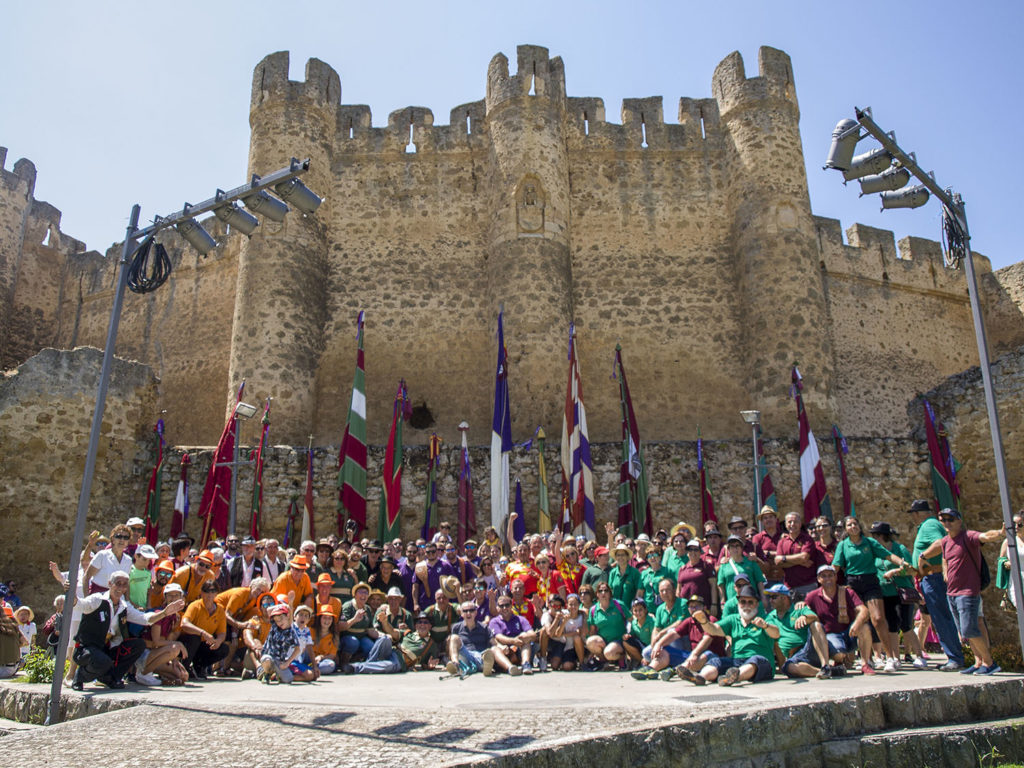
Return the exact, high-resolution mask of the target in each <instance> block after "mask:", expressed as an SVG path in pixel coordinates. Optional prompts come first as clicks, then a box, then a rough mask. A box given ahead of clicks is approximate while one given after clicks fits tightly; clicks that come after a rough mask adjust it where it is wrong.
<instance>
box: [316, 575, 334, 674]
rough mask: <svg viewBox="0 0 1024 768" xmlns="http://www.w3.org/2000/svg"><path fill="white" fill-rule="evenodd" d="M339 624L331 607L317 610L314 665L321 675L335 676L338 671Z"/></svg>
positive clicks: (326, 606)
mask: <svg viewBox="0 0 1024 768" xmlns="http://www.w3.org/2000/svg"><path fill="white" fill-rule="evenodd" d="M328 578H330V577H328ZM332 599H337V598H332ZM337 624H338V616H337V614H335V613H334V611H333V610H332V609H331V606H329V605H321V606H320V607H319V609H317V615H316V627H315V628H314V631H313V637H315V638H316V642H315V643H313V663H314V664H316V665H317V667H318V668H319V669H320V674H321V675H333V674H334V673H335V672H336V671H337V669H338V640H337V633H336V630H337Z"/></svg>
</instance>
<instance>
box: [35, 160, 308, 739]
mask: <svg viewBox="0 0 1024 768" xmlns="http://www.w3.org/2000/svg"><path fill="white" fill-rule="evenodd" d="M308 170H309V160H308V159H306V160H297V159H295V158H294V157H293V158H292V159H291V162H290V163H289V164H288V165H287V166H285V167H284V168H281V169H280V170H277V171H274V172H273V173H271V174H269V175H267V176H264V177H262V178H261V177H259V176H255V175H254V176H253V177H252V180H251V181H250V182H249V183H248V184H243V185H242V186H240V187H236V188H235V189H232V190H229V191H227V192H223V191H221V190H217V194H216V195H214V196H213V197H211V198H210V199H208V200H204V201H203V202H201V203H197V204H196V205H189V204H188V203H186V204H185V205H184V206H183V207H182V209H181V210H180V211H177V212H175V213H172V214H170V215H168V216H157V217H156V218H155V219H154V220H153V223H152V224H150V225H149V226H148V227H144V228H143V229H138V225H139V213H140V211H141V209H140V207H139V205H138V204H136V205H134V206H132V212H131V216H130V217H129V220H128V228H127V230H126V232H125V238H124V244H123V245H122V247H121V261H120V265H121V266H120V271H119V273H118V280H117V289H116V291H115V292H114V306H113V307H112V308H111V310H110V323H109V324H108V326H107V343H106V346H105V347H104V348H103V365H102V367H101V368H100V379H99V385H98V386H97V389H96V406H95V409H94V410H93V415H92V428H91V429H90V431H89V448H88V450H87V451H86V455H85V471H84V473H83V475H82V490H81V492H80V493H79V496H78V510H77V512H76V514H75V530H74V533H73V534H72V537H71V561H70V565H69V566H68V591H67V594H66V595H65V599H64V602H65V605H68V606H73V605H74V604H75V597H76V595H77V591H78V572H79V569H78V565H77V564H78V562H79V560H80V559H81V556H82V541H83V539H84V538H85V520H86V514H87V512H88V511H89V497H90V495H91V494H92V479H93V474H94V472H95V470H96V453H97V450H98V447H99V439H100V427H101V425H102V423H103V413H104V411H105V410H106V405H107V389H108V388H109V386H110V371H111V368H112V364H113V359H114V347H115V346H116V344H117V328H118V325H119V324H120V321H121V307H122V305H123V304H124V291H125V288H130V289H131V290H132V291H135V292H138V293H146V292H148V291H151V290H155V289H156V288H158V287H160V285H162V284H163V282H164V281H166V280H167V278H168V277H169V276H170V263H169V261H168V260H167V258H166V256H164V257H163V259H162V262H163V263H162V264H161V265H159V266H156V265H154V269H159V270H160V272H161V274H160V276H159V278H151V279H149V280H141V281H140V280H138V278H139V276H140V275H142V273H144V272H146V269H147V265H148V263H149V262H148V261H147V257H148V253H149V247H150V245H151V244H152V242H153V238H154V237H155V236H156V235H157V233H158V232H160V231H161V230H164V229H167V228H168V227H174V228H175V229H176V230H178V232H179V234H181V236H182V237H183V238H184V239H185V240H186V241H187V242H188V243H189V244H190V245H191V246H192V247H193V248H195V249H196V250H197V251H199V253H200V254H206V253H208V252H209V251H210V250H211V249H212V248H213V247H214V246H216V244H217V243H216V241H215V240H214V239H213V238H212V237H210V234H209V233H208V232H207V231H206V230H205V229H203V225H202V224H201V223H199V222H197V221H196V220H195V217H196V216H199V215H202V214H204V213H209V212H211V211H212V212H213V213H214V214H215V215H217V216H218V218H222V219H223V218H225V213H224V212H221V209H223V208H228V207H231V206H233V205H234V203H235V201H236V200H241V201H242V202H244V203H246V205H247V207H248V208H249V209H250V210H253V211H257V209H260V210H263V209H265V210H266V212H265V214H264V215H266V216H267V218H270V219H272V220H274V221H281V220H282V219H283V218H284V213H287V212H288V206H287V205H285V204H284V203H282V202H281V201H280V200H277V199H275V198H273V197H271V196H270V195H269V194H268V193H267V192H266V189H267V188H269V187H273V188H274V189H275V190H276V191H277V192H278V194H282V195H283V194H285V193H287V194H288V196H289V198H291V200H292V203H293V205H294V206H295V207H296V208H298V209H299V210H300V211H301V212H302V213H305V214H309V213H313V211H315V210H316V208H317V206H319V205H320V202H321V200H320V198H319V197H318V196H317V195H316V194H314V193H313V192H311V191H310V190H309V189H308V188H307V187H306V186H305V185H304V184H303V183H302V182H301V181H299V179H298V177H299V176H301V175H302V174H304V173H305V172H306V171H308ZM249 201H252V202H253V203H254V204H253V205H250V204H249ZM257 201H258V202H257ZM282 210H283V212H282ZM237 213H242V214H245V215H246V216H248V215H249V214H246V213H245V211H242V210H240V209H238V210H235V211H233V212H231V213H227V214H226V215H227V216H230V217H232V218H235V214H237ZM278 217H280V218H278ZM227 220H228V221H229V223H230V224H233V225H234V227H235V228H237V229H239V230H240V231H244V228H245V225H246V224H251V222H245V221H242V223H239V221H241V220H239V219H237V218H236V219H235V221H233V222H232V221H231V219H227ZM257 223H258V222H257ZM253 229H255V227H253ZM246 234H249V233H246ZM140 240H141V242H139V241H140ZM159 250H160V248H159V247H158V251H159ZM129 273H132V274H133V280H132V281H131V282H129V279H128V276H129ZM143 283H144V284H143ZM249 407H250V408H252V406H249ZM255 411H256V409H255V408H253V413H255ZM237 444H238V441H237V440H236V441H235V445H236V446H237ZM67 652H68V635H67V632H61V633H60V640H59V642H58V643H57V648H56V658H55V660H54V674H53V684H52V685H51V686H50V706H49V713H48V714H47V717H46V725H52V724H56V723H59V722H60V691H61V685H62V683H63V682H64V663H65V661H66V659H67Z"/></svg>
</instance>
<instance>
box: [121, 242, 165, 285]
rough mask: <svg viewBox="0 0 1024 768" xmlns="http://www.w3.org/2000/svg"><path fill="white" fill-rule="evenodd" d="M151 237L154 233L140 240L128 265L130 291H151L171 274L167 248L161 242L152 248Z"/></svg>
mask: <svg viewBox="0 0 1024 768" xmlns="http://www.w3.org/2000/svg"><path fill="white" fill-rule="evenodd" d="M153 238H154V235H150V236H149V237H147V238H146V239H145V240H143V241H142V243H141V244H140V245H139V247H138V248H136V249H135V253H134V254H133V255H132V262H131V264H129V265H128V290H130V291H131V292H132V293H151V292H152V291H155V290H156V289H157V288H159V287H160V286H161V285H163V284H164V283H165V282H167V278H168V277H170V276H171V260H170V258H169V257H168V256H167V249H166V248H164V247H163V245H162V244H161V243H157V244H156V247H155V248H154V247H153ZM151 254H152V257H151Z"/></svg>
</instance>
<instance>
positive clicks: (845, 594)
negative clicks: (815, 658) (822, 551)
mask: <svg viewBox="0 0 1024 768" xmlns="http://www.w3.org/2000/svg"><path fill="white" fill-rule="evenodd" d="M818 583H819V584H821V586H820V587H819V588H818V589H815V590H813V591H811V592H810V593H809V594H808V595H807V599H806V600H805V601H804V602H805V604H806V605H807V607H808V608H810V609H811V610H812V611H814V615H815V616H817V617H818V621H820V622H821V628H822V629H823V630H825V637H826V638H827V639H828V645H829V649H828V652H829V656H830V658H831V659H832V660H833V661H837V662H839V661H841V662H844V663H845V662H850V661H852V660H853V650H854V642H856V645H857V650H858V651H859V652H860V660H861V667H860V671H861V672H863V673H864V674H865V675H873V674H875V670H874V668H873V667H872V666H871V630H870V629H869V622H868V608H867V606H866V605H864V603H863V602H861V599H860V598H859V597H857V593H856V592H854V591H853V590H852V589H850V588H849V587H840V586H838V584H837V583H836V569H835V568H834V567H832V566H831V565H822V566H819V567H818ZM840 590H842V591H840Z"/></svg>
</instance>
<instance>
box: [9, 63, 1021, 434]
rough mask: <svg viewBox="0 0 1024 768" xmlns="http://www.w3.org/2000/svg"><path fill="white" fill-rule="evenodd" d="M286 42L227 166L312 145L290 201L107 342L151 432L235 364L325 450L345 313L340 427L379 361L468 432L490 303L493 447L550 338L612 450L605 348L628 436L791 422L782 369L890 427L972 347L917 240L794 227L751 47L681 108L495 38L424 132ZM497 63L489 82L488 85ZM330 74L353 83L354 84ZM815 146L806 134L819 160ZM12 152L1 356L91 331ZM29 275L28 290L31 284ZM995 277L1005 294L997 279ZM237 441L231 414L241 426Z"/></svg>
mask: <svg viewBox="0 0 1024 768" xmlns="http://www.w3.org/2000/svg"><path fill="white" fill-rule="evenodd" d="M288 68H289V59H288V54H287V53H286V52H282V53H275V54H272V55H270V56H268V57H267V58H265V59H264V60H263V61H261V62H260V63H259V64H258V65H257V66H256V69H255V72H254V75H253V85H252V101H251V108H250V115H249V119H250V125H251V129H252V133H251V142H250V147H249V156H248V170H249V172H250V173H265V172H268V171H270V170H273V169H275V168H278V167H280V166H282V165H284V164H286V163H287V161H288V159H289V158H290V157H293V156H295V157H303V158H304V157H309V158H311V160H312V167H311V171H310V173H309V174H308V175H307V176H306V181H307V183H308V185H309V186H310V187H311V188H313V189H315V190H317V191H318V192H319V193H320V194H322V195H324V197H325V202H324V204H323V206H322V207H321V208H320V210H319V211H318V212H317V214H316V215H315V216H312V217H308V218H304V217H302V216H300V215H299V214H297V213H294V212H293V213H292V214H291V215H289V216H288V218H287V219H286V221H285V222H284V223H282V224H275V223H273V222H271V221H268V220H263V222H262V224H261V226H260V227H259V229H258V230H257V231H256V233H255V234H254V235H253V237H252V238H251V239H249V240H245V239H244V238H243V237H241V236H240V235H235V236H229V233H228V232H227V231H226V230H225V229H224V225H223V224H221V223H220V222H218V221H217V220H216V219H210V220H208V221H207V222H206V225H207V228H208V229H209V230H210V231H211V234H213V235H214V236H215V237H216V238H217V241H218V243H219V245H218V247H217V249H215V250H214V251H213V252H211V254H210V255H209V256H208V257H205V258H203V257H199V256H198V255H197V254H196V253H195V251H193V250H192V249H190V248H187V247H186V246H185V245H184V243H183V241H181V240H179V239H177V237H176V235H174V234H173V233H165V235H164V236H165V238H166V241H165V242H166V244H167V246H168V250H169V252H170V254H171V258H172V260H173V262H174V265H175V270H174V273H173V274H172V276H171V279H170V280H169V282H168V284H167V285H166V286H164V287H163V288H161V289H160V290H159V291H157V292H155V293H153V294H150V295H147V296H135V295H132V294H129V296H128V298H127V300H126V304H125V312H124V316H123V320H122V324H121V332H120V337H119V341H118V354H119V355H120V356H122V357H126V358H134V359H137V360H139V361H141V362H144V363H147V364H148V365H150V366H152V368H153V370H154V372H155V373H156V375H157V376H158V377H159V379H160V392H159V406H160V408H166V409H167V410H168V412H169V413H168V416H167V420H168V430H169V437H170V438H171V440H172V441H173V442H175V443H177V444H211V443H213V442H215V441H216V439H217V435H218V434H219V432H220V429H221V427H222V424H223V417H224V412H225V406H226V404H227V402H228V401H229V399H231V398H232V397H233V393H234V391H235V388H236V387H237V383H238V381H239V380H240V379H241V378H243V377H244V378H245V379H246V380H247V382H248V384H247V394H249V396H250V399H251V400H256V399H258V398H260V397H263V396H266V395H272V396H273V397H274V398H275V403H274V411H273V427H272V433H271V434H272V439H273V441H274V442H275V443H284V444H292V445H297V444H304V443H305V442H306V436H307V435H308V434H310V433H312V434H313V435H314V443H315V445H318V446H328V445H337V443H338V441H339V440H340V436H341V433H342V430H343V428H344V420H345V414H346V411H347V407H348V395H349V387H350V386H351V381H352V373H353V366H354V363H355V341H354V337H355V318H356V314H357V313H358V311H359V310H360V309H365V310H366V322H367V330H366V359H367V377H366V379H367V398H368V406H367V410H368V439H369V442H370V443H376V444H380V443H382V442H384V440H385V439H386V431H387V428H388V425H389V423H388V419H389V417H390V413H391V397H392V394H393V391H394V387H395V383H396V381H397V380H398V379H399V378H401V377H404V378H405V379H406V380H407V382H408V385H409V391H410V394H411V396H412V398H413V402H414V405H415V406H416V414H415V418H414V421H413V425H412V426H413V427H414V428H413V429H410V430H407V433H406V442H407V443H414V444H415V443H423V442H425V440H426V439H427V437H428V436H429V434H430V432H431V431H433V430H436V431H437V432H438V434H439V435H441V436H442V437H443V438H444V439H445V440H446V441H447V442H448V443H449V444H454V443H456V442H457V440H458V433H457V431H456V425H457V424H458V423H459V422H460V421H462V420H464V419H465V420H467V421H468V422H469V423H470V425H471V431H470V440H471V442H473V443H477V444H481V443H484V442H486V441H487V436H488V432H489V425H490V420H491V407H492V395H493V376H494V363H495V357H496V351H495V325H496V317H497V313H498V311H499V308H501V307H502V306H503V307H504V309H505V323H506V326H505V338H506V343H507V346H508V351H509V354H510V360H511V366H510V376H511V379H510V390H511V397H512V414H513V422H514V434H513V437H514V438H515V439H517V440H520V439H524V438H525V437H527V436H528V435H529V434H531V433H532V432H533V430H534V428H535V427H536V426H537V425H538V424H539V425H542V426H544V427H545V429H546V430H547V431H548V434H549V435H555V434H557V432H558V428H559V425H560V423H561V409H562V406H563V402H564V390H565V377H566V365H567V364H566V352H567V343H568V329H569V326H570V323H574V324H575V327H576V330H577V337H578V340H579V352H580V356H581V362H582V375H583V382H584V394H585V397H586V401H587V408H588V412H589V413H588V421H589V424H590V436H591V440H592V441H593V442H595V443H598V442H601V441H612V440H617V439H618V437H619V430H620V425H619V403H618V387H617V385H616V384H615V383H614V382H610V381H609V380H608V376H609V373H610V371H611V361H612V354H613V350H614V347H615V344H616V343H617V342H618V343H621V344H622V346H623V350H624V359H625V363H626V366H627V368H628V370H629V375H630V379H631V382H630V383H631V388H632V391H633V396H634V399H635V401H636V407H637V411H638V413H637V418H638V421H639V424H640V427H641V430H642V435H643V438H644V439H645V440H647V441H670V440H689V439H693V438H694V437H695V435H696V430H697V426H698V424H699V425H700V426H701V428H702V430H703V433H704V435H705V436H706V437H711V438H715V439H726V438H742V437H744V436H746V435H747V434H748V433H747V432H746V426H745V425H744V424H743V423H742V421H741V420H740V419H739V416H738V414H737V411H739V410H740V409H743V408H758V409H760V410H761V411H762V412H763V419H764V430H765V433H766V434H767V435H769V436H777V437H786V436H792V435H794V434H795V430H796V424H795V418H794V412H793V406H792V402H791V401H790V400H789V399H788V381H789V368H790V365H791V364H792V363H793V362H794V361H799V363H800V366H801V371H802V373H803V375H804V378H805V386H806V389H805V402H806V404H807V408H808V412H809V414H810V417H811V422H812V426H814V427H815V428H816V429H819V430H824V429H825V428H826V427H827V425H829V424H831V423H832V422H836V423H839V424H840V425H841V426H842V427H843V429H844V431H845V432H846V433H847V434H848V435H859V436H885V435H906V434H907V432H908V430H909V428H910V426H911V424H910V423H909V421H908V418H907V413H906V404H907V402H908V401H909V400H910V399H911V398H912V397H913V396H914V394H915V393H917V392H919V391H924V390H927V389H929V388H931V387H933V386H936V385H937V384H939V383H940V382H941V381H942V380H943V379H944V378H945V377H947V376H949V375H951V374H954V373H956V372H959V371H961V370H963V369H965V368H967V367H969V366H970V365H972V364H974V363H975V362H976V356H975V353H974V351H973V350H974V337H973V330H972V325H971V319H970V311H969V307H968V303H967V295H966V287H965V282H964V280H963V276H962V273H961V272H959V271H956V270H950V269H947V268H946V267H945V266H944V264H943V261H942V256H941V252H940V249H939V246H938V244H937V243H934V242H930V241H925V240H920V239H918V238H906V239H904V240H901V241H900V243H899V245H898V247H897V244H896V243H895V242H894V238H893V235H892V233H890V232H885V231H881V230H877V229H873V228H869V227H864V226H861V225H856V224H855V225H853V226H852V227H851V228H850V229H849V230H848V231H847V233H846V242H844V239H843V234H842V232H841V229H840V224H839V222H838V221H835V220H831V219H823V218H820V217H816V216H814V215H813V214H812V211H811V204H810V200H809V196H808V192H807V180H806V174H805V170H804V167H805V166H804V156H803V151H802V147H801V138H800V133H799V128H798V119H799V107H798V103H797V95H796V83H795V80H794V76H793V68H792V66H791V63H790V60H789V57H788V56H787V55H786V54H785V53H783V52H781V51H778V50H775V49H772V48H761V50H760V51H759V55H758V62H757V70H758V71H757V73H756V75H754V76H749V77H748V73H747V72H746V70H745V68H744V62H743V60H742V58H741V57H740V55H739V54H738V53H733V54H731V55H729V56H728V57H726V58H725V60H723V61H722V62H721V63H720V64H719V65H718V67H717V68H716V69H715V71H714V74H713V76H712V78H711V96H710V98H689V97H684V98H681V99H679V100H678V102H672V103H670V107H669V109H670V111H671V112H674V115H672V116H671V117H670V119H669V120H666V116H665V114H664V113H665V104H664V102H663V99H662V97H660V96H658V97H649V98H637V99H626V100H624V102H623V104H622V108H621V113H620V116H619V118H620V122H619V123H614V122H609V121H608V120H607V119H606V113H605V105H604V102H603V101H602V100H601V99H600V98H597V97H576V96H568V95H567V92H566V76H565V68H564V65H563V63H562V61H561V59H560V58H551V57H550V56H549V54H548V51H547V50H546V49H544V48H540V47H536V46H525V45H524V46H520V47H519V48H518V49H517V56H516V61H515V63H514V65H511V66H510V62H509V61H508V60H507V59H506V57H505V56H504V55H502V54H498V55H496V56H495V57H494V58H493V59H492V60H491V62H490V65H489V66H488V67H487V71H486V77H485V78H482V79H484V80H485V82H484V85H485V94H484V98H483V99H480V100H478V101H472V102H469V103H466V104H463V105H461V106H458V107H456V108H454V109H453V110H452V111H451V113H450V115H449V119H448V124H447V125H435V124H434V123H435V121H434V115H433V113H432V112H431V111H430V110H429V109H427V108H425V107H407V108H404V109H400V110H396V111H394V112H392V113H391V114H390V115H389V116H388V119H387V124H386V125H383V126H376V127H375V126H374V125H373V121H372V118H371V114H370V110H369V108H368V107H366V106H362V105H346V104H343V103H342V85H341V79H340V78H339V76H338V74H337V73H336V72H334V70H332V69H331V68H330V67H329V66H328V65H326V64H324V63H323V62H321V61H318V60H315V59H312V60H310V61H309V62H308V63H307V65H306V71H305V79H304V80H303V81H301V82H293V81H290V80H289V79H288ZM513 70H514V71H513ZM347 76H349V77H356V78H357V77H359V73H358V72H353V73H349V74H348V75H347ZM823 149H824V148H822V150H823ZM34 180H35V168H34V166H32V163H30V162H29V161H27V160H20V161H19V162H18V163H16V164H15V165H14V168H13V171H8V170H3V172H2V183H0V364H2V365H3V367H5V368H7V367H13V366H16V365H19V364H21V363H22V362H24V361H25V360H26V359H27V358H28V357H29V356H31V355H32V354H34V353H35V352H36V351H38V350H39V349H40V348H42V347H46V346H54V347H57V348H71V347H75V346H79V345H93V346H102V344H103V341H104V335H105V329H106V323H107V318H108V315H109V310H110V305H111V300H112V291H113V286H114V284H115V277H116V267H117V264H116V261H117V259H116V258H115V257H114V256H115V254H116V253H117V252H118V251H117V249H116V248H115V249H113V250H112V251H110V252H109V254H108V256H107V257H102V256H100V255H99V254H97V253H95V252H85V248H84V245H83V244H82V243H80V242H78V241H76V240H73V239H72V238H69V237H68V236H66V235H64V234H63V233H61V232H60V229H59V222H60V213H59V211H57V210H56V209H55V208H53V207H52V206H50V205H48V204H46V203H42V202H39V201H36V200H34V198H33V186H34ZM977 266H978V270H979V273H980V274H981V280H982V284H983V285H982V287H983V291H984V293H985V297H984V299H985V305H986V311H987V312H988V315H989V318H988V320H989V329H990V334H991V339H992V343H993V345H994V346H996V347H997V350H996V351H997V352H998V351H1002V350H1005V349H1009V348H1012V347H1015V346H1016V345H1019V344H1020V343H1022V342H1024V332H1022V323H1021V322H1020V320H1021V317H1020V306H1019V302H1018V299H1019V296H1018V295H1017V294H1018V293H1019V285H1018V286H1017V288H1015V287H1014V286H1015V285H1017V283H1019V280H1018V279H1017V278H1016V277H1015V276H1016V268H1009V269H1010V270H1011V273H1008V274H1009V276H1010V277H1011V278H1013V279H1003V278H1000V276H998V275H993V274H992V273H991V268H990V267H989V265H988V260H987V259H985V258H984V257H978V258H977ZM54 276H57V279H54ZM1015 280H1016V283H1015V282H1014V281H1015ZM250 428H251V427H250Z"/></svg>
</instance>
